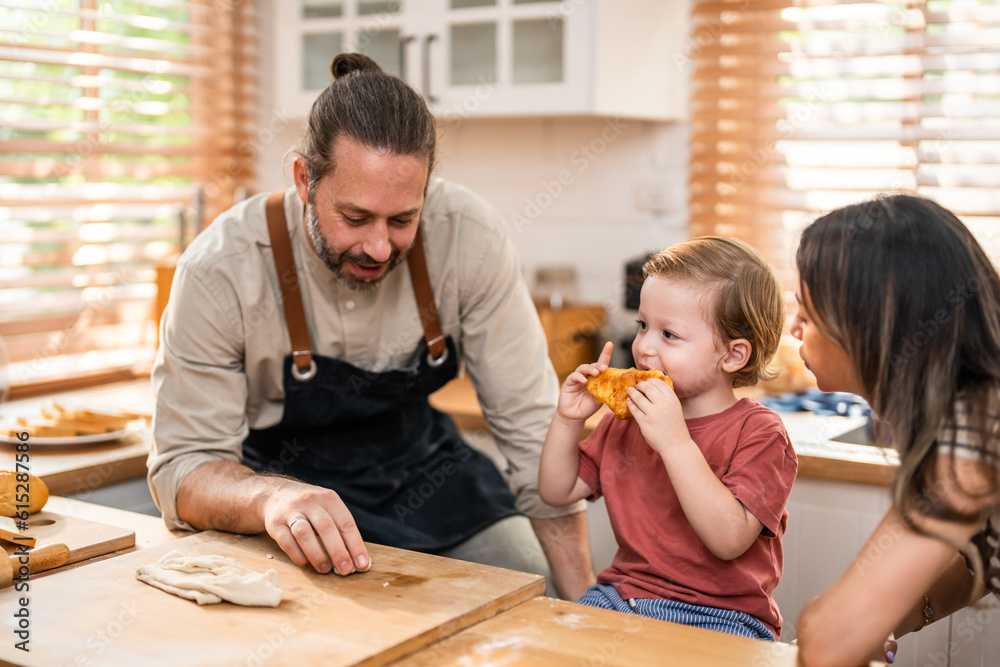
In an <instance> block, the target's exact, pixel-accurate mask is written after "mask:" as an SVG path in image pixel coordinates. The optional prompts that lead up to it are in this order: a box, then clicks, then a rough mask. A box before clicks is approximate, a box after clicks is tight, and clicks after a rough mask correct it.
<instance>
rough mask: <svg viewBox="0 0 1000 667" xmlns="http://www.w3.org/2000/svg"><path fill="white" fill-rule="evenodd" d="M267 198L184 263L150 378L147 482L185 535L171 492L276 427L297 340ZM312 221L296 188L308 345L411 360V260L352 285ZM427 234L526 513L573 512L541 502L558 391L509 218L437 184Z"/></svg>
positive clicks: (446, 310)
mask: <svg viewBox="0 0 1000 667" xmlns="http://www.w3.org/2000/svg"><path fill="white" fill-rule="evenodd" d="M265 199H266V195H260V196H256V197H253V198H251V199H249V200H247V201H245V202H243V203H241V204H239V205H237V206H235V207H233V208H232V209H230V210H229V211H227V212H226V213H223V214H222V215H221V216H220V217H219V218H218V219H217V220H216V221H215V222H214V223H213V224H212V225H211V226H210V227H209V228H208V229H207V230H205V231H204V232H203V233H201V234H200V235H199V236H198V238H197V239H195V241H194V242H193V243H192V244H191V246H190V247H189V248H188V249H187V251H186V252H185V253H184V255H183V256H182V257H181V258H180V260H179V262H178V264H177V270H176V273H175V276H174V282H173V287H172V289H171V292H170V302H169V305H168V307H167V310H166V312H165V314H164V318H163V322H162V324H161V330H160V336H161V337H160V341H161V343H160V349H159V351H158V353H157V359H156V364H155V367H154V369H153V390H154V392H155V395H156V413H155V419H154V422H153V448H152V451H151V453H150V456H149V474H148V478H149V484H150V488H151V490H152V493H153V498H154V499H155V500H156V503H157V505H158V506H159V507H160V510H161V511H162V512H163V516H164V519H165V521H166V522H167V525H168V526H170V527H181V528H188V527H190V526H188V525H187V524H186V523H185V522H184V521H181V520H180V519H179V518H178V516H177V508H176V497H177V490H178V488H179V487H180V485H181V482H183V480H184V479H185V477H187V475H188V474H189V473H190V472H191V471H192V470H194V469H195V468H196V467H198V466H199V465H201V464H203V463H206V462H208V461H216V460H220V459H222V460H232V461H241V460H242V443H243V440H244V439H245V438H246V436H247V433H248V431H249V429H251V428H252V429H263V428H267V427H270V426H273V425H275V424H277V423H278V422H279V421H281V416H282V412H283V400H284V390H283V388H282V375H283V374H282V363H283V360H284V358H285V356H286V355H287V354H289V353H290V352H291V343H290V341H289V337H288V331H287V329H286V327H285V317H284V311H283V308H282V305H281V298H280V289H279V287H278V279H277V274H276V271H275V268H274V262H273V259H272V254H271V242H270V239H269V238H268V234H267V227H266V222H265V214H264V201H265ZM303 213H304V211H303V206H302V204H301V202H300V201H299V199H298V196H297V194H296V191H295V189H294V188H290V189H289V190H288V192H287V193H286V194H285V215H286V217H287V219H288V224H289V231H290V233H291V242H292V252H293V255H294V257H295V264H296V267H297V270H298V274H299V282H300V285H301V291H302V300H303V306H304V308H305V312H306V321H307V325H308V327H309V335H310V337H311V339H312V348H313V351H314V352H315V353H317V354H320V355H324V356H328V357H332V358H336V359H342V360H345V361H348V362H350V363H352V364H354V365H355V366H358V367H360V368H363V369H365V370H370V371H373V372H382V371H386V370H390V369H394V368H397V367H401V366H404V365H405V362H406V361H407V360H410V359H412V357H413V354H414V352H415V350H417V349H418V347H421V346H422V342H421V341H422V340H423V335H424V334H423V329H422V328H421V325H420V318H419V315H418V313H417V305H416V301H415V297H414V294H413V287H412V285H411V283H410V277H409V272H408V271H407V270H406V266H405V263H403V264H400V265H399V266H398V267H396V269H394V270H393V271H392V272H391V273H390V274H389V275H388V276H387V277H386V278H385V280H384V281H383V282H382V284H381V285H380V286H379V287H378V288H377V289H375V290H372V291H370V292H355V291H351V290H349V289H347V288H346V287H344V286H343V285H341V284H340V283H339V281H338V280H337V279H336V277H335V276H334V275H333V273H332V272H331V271H330V270H329V269H328V268H327V267H326V266H325V265H324V264H323V262H322V261H321V260H320V259H319V258H318V257H317V256H316V253H315V252H314V251H313V249H312V246H311V245H310V243H309V241H308V236H307V234H306V231H305V226H304V223H303ZM420 228H421V233H423V234H424V245H425V249H426V254H427V266H428V270H429V272H430V279H431V285H432V287H433V290H434V296H435V300H436V302H437V306H438V310H439V312H440V316H441V324H442V327H443V329H444V332H445V334H446V335H450V336H452V337H453V338H454V340H455V342H456V344H457V346H458V350H459V353H460V354H461V355H462V357H463V358H464V359H465V364H466V372H467V373H468V375H469V378H470V379H471V381H472V383H473V385H474V386H475V388H476V392H477V394H478V395H479V401H480V404H481V405H482V408H483V413H484V416H485V417H486V421H487V423H488V424H489V427H490V429H491V431H492V433H493V436H494V438H495V440H496V443H497V446H498V448H499V450H500V452H501V453H502V454H503V456H504V458H505V459H506V461H507V467H508V470H507V473H508V475H509V480H510V484H511V487H512V491H513V492H514V494H515V496H516V498H517V507H518V509H519V510H520V511H521V512H523V513H524V514H527V515H528V516H531V517H537V518H548V517H553V516H559V515H563V514H566V513H568V512H570V511H578V510H579V509H580V508H579V507H572V508H553V507H550V506H548V505H545V504H544V503H543V502H542V501H541V500H540V499H539V497H538V459H539V455H540V453H541V446H542V442H543V440H544V438H545V433H546V431H547V429H548V425H549V421H550V419H551V417H552V414H553V412H554V410H555V403H556V399H557V397H558V391H559V386H558V381H557V379H556V375H555V372H554V371H553V368H552V364H551V363H550V361H549V358H548V354H547V350H546V344H545V336H544V332H543V331H542V328H541V325H540V324H539V321H538V316H537V313H536V311H535V308H534V305H533V303H532V301H531V298H530V295H529V293H528V289H527V286H526V284H525V281H524V278H523V276H522V274H521V267H520V262H519V260H518V257H517V254H516V252H515V250H514V248H513V246H512V245H511V244H510V242H509V240H508V239H507V237H506V232H505V228H504V224H503V221H502V220H501V218H500V215H499V214H498V213H497V212H496V211H495V210H494V209H493V208H492V207H490V206H489V205H487V204H486V203H485V202H484V201H483V200H482V199H481V198H479V197H478V196H476V195H475V194H473V193H472V192H470V191H469V190H467V189H465V188H462V187H460V186H457V185H454V184H451V183H448V182H445V181H442V180H440V179H433V180H432V181H431V183H430V187H429V188H428V193H427V199H426V202H425V204H424V208H423V212H422V215H421V220H420Z"/></svg>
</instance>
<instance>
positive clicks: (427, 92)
mask: <svg viewBox="0 0 1000 667" xmlns="http://www.w3.org/2000/svg"><path fill="white" fill-rule="evenodd" d="M437 38H438V36H437V35H427V36H426V37H424V62H423V65H424V68H423V89H424V99H426V100H427V102H428V103H433V102H437V98H436V97H434V95H432V94H431V44H432V43H433V42H434V40H436V39H437Z"/></svg>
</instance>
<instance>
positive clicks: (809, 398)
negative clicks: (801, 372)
mask: <svg viewBox="0 0 1000 667" xmlns="http://www.w3.org/2000/svg"><path fill="white" fill-rule="evenodd" d="M759 402H760V404H761V405H766V406H767V407H769V408H771V409H772V410H774V411H775V412H801V411H807V412H813V413H815V414H817V415H823V416H834V415H840V416H843V417H847V416H867V415H870V414H871V407H870V406H869V405H868V402H867V401H865V399H863V398H861V397H860V396H858V395H857V394H851V393H848V392H846V391H834V392H830V393H827V392H823V391H820V390H819V389H815V388H809V389H806V390H805V391H797V392H792V393H788V394H782V395H781V396H765V397H764V398H761V399H759Z"/></svg>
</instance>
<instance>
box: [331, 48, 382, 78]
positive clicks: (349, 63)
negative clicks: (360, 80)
mask: <svg viewBox="0 0 1000 667" xmlns="http://www.w3.org/2000/svg"><path fill="white" fill-rule="evenodd" d="M381 71H382V68H381V67H379V65H378V63H377V62H375V61H374V60H372V59H371V58H369V57H368V56H366V55H364V54H361V53H341V54H340V55H338V56H337V57H336V58H334V59H333V62H332V63H330V72H332V73H333V78H334V79H340V78H342V77H345V76H347V75H348V74H350V73H351V72H381Z"/></svg>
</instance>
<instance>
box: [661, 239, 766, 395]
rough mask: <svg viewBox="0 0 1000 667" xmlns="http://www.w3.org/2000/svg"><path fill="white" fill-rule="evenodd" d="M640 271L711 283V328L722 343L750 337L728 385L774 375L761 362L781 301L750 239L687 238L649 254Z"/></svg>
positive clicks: (750, 382)
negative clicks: (745, 353)
mask: <svg viewBox="0 0 1000 667" xmlns="http://www.w3.org/2000/svg"><path fill="white" fill-rule="evenodd" d="M642 275H643V277H645V278H648V277H650V276H657V277H660V278H664V279H667V280H694V281H697V282H698V283H702V284H711V285H712V286H714V287H715V288H716V289H715V294H714V295H713V298H714V306H715V330H716V333H718V335H719V337H720V338H721V339H722V341H723V342H724V343H728V342H730V341H734V340H738V339H740V338H742V339H744V340H747V341H748V342H749V343H750V358H749V359H748V360H747V363H746V365H745V366H743V368H741V369H740V370H738V371H737V372H736V373H734V375H733V386H734V387H750V386H753V385H755V384H757V383H758V382H760V381H762V380H772V379H774V377H775V376H776V375H777V373H776V372H775V371H774V370H772V369H770V368H768V366H767V365H768V363H769V362H770V361H771V358H772V357H774V353H775V352H777V350H778V343H779V342H780V341H781V331H782V328H783V327H784V320H785V317H784V302H783V300H782V295H781V287H780V286H779V285H778V279H777V278H775V276H774V272H773V271H772V270H771V267H770V266H768V264H767V261H766V260H765V259H764V257H763V255H761V254H760V253H759V252H757V250H755V249H754V248H753V247H752V246H751V245H749V244H748V243H744V242H743V241H740V240H739V239H733V238H726V237H721V236H702V237H699V238H695V239H691V240H689V241H684V242H682V243H678V244H676V245H673V246H670V247H669V248H667V249H666V250H664V251H663V252H660V253H657V254H655V255H653V256H652V257H651V258H650V259H649V261H647V262H646V264H645V265H643V267H642Z"/></svg>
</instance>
